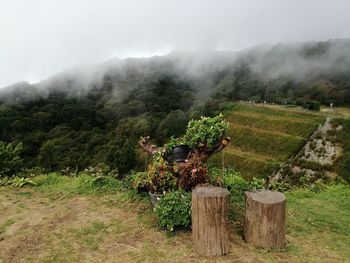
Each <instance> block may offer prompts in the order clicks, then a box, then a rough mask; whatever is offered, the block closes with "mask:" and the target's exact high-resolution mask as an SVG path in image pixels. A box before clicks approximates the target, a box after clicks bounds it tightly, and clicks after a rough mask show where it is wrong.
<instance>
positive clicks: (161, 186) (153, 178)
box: [146, 154, 176, 193]
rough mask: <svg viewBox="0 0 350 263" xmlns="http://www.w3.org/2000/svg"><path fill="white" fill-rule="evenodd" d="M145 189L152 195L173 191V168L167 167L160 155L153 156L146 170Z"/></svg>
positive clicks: (174, 179) (174, 181) (174, 178)
mask: <svg viewBox="0 0 350 263" xmlns="http://www.w3.org/2000/svg"><path fill="white" fill-rule="evenodd" d="M147 177H148V179H147V180H146V182H147V185H146V186H147V187H148V189H149V191H151V192H152V193H163V192H169V191H172V190H175V188H176V177H175V176H174V175H173V168H172V167H170V166H169V164H168V163H167V161H165V160H164V158H163V157H162V155H161V154H155V155H154V156H153V162H152V163H151V164H150V165H149V166H148V169H147Z"/></svg>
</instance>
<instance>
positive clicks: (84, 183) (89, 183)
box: [32, 173, 122, 194]
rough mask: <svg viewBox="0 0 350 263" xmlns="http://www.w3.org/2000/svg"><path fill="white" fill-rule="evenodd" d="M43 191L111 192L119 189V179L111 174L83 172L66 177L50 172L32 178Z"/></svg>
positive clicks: (71, 192) (67, 192)
mask: <svg viewBox="0 0 350 263" xmlns="http://www.w3.org/2000/svg"><path fill="white" fill-rule="evenodd" d="M32 180H33V182H35V183H36V184H37V186H38V188H39V189H40V190H41V191H44V192H63V193H65V194H113V193H116V192H118V191H120V190H121V186H122V184H121V181H119V180H118V179H116V178H115V177H111V176H97V177H93V176H89V175H86V174H84V173H81V174H79V175H78V176H76V177H67V176H63V175H61V174H59V173H50V174H47V175H46V174H43V175H39V176H35V177H34V178H32Z"/></svg>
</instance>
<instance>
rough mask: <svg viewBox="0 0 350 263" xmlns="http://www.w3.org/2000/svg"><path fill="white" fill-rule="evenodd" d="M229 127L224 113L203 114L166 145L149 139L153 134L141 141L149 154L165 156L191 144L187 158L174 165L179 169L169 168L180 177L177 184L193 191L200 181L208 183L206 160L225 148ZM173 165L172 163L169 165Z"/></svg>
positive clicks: (228, 139) (228, 140)
mask: <svg viewBox="0 0 350 263" xmlns="http://www.w3.org/2000/svg"><path fill="white" fill-rule="evenodd" d="M227 127H228V122H226V121H225V120H224V118H223V116H222V115H221V114H220V115H218V116H216V117H212V118H210V117H201V119H200V120H191V121H190V122H189V123H188V126H187V130H186V134H185V135H184V136H183V137H180V138H177V139H172V140H171V142H170V143H168V144H166V145H165V146H163V147H157V146H156V145H154V144H152V143H151V142H150V137H149V136H148V137H141V139H140V141H139V144H140V146H141V147H142V148H143V149H144V150H145V151H146V152H148V153H149V154H152V155H155V154H157V155H159V154H161V155H162V156H164V154H165V153H167V152H169V151H171V150H172V148H173V147H174V146H176V145H177V144H186V145H188V146H189V147H190V151H189V154H188V156H187V159H186V160H185V161H184V162H179V163H176V164H174V165H175V166H176V169H173V168H172V167H170V168H169V170H170V171H172V172H173V174H174V176H175V177H176V178H177V187H178V188H181V189H185V190H190V189H191V188H193V187H195V186H196V185H198V184H204V183H208V182H209V176H208V170H207V165H206V162H207V160H208V159H209V157H210V156H211V155H213V154H214V153H217V152H219V151H221V150H223V149H224V148H225V147H226V146H227V145H228V143H229V142H230V140H231V139H230V137H225V136H224V134H225V131H226V129H227ZM169 166H170V164H169Z"/></svg>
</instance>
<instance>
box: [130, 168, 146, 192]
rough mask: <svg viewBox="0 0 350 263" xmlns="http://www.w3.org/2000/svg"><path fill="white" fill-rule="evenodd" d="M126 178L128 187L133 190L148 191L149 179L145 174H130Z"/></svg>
mask: <svg viewBox="0 0 350 263" xmlns="http://www.w3.org/2000/svg"><path fill="white" fill-rule="evenodd" d="M128 177H130V180H131V183H130V185H131V186H132V188H134V189H135V190H138V191H141V190H145V189H149V185H150V179H149V177H148V174H147V172H134V171H133V172H132V173H131V174H130V175H129V176H128Z"/></svg>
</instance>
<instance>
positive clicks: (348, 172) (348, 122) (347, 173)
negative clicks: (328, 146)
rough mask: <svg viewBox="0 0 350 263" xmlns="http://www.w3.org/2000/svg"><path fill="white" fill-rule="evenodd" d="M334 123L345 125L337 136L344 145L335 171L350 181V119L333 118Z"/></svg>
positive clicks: (338, 140)
mask: <svg viewBox="0 0 350 263" xmlns="http://www.w3.org/2000/svg"><path fill="white" fill-rule="evenodd" d="M333 123H334V124H336V125H341V126H343V129H342V130H341V131H339V133H338V135H337V138H336V140H337V142H338V143H341V145H342V147H343V153H342V155H341V156H340V158H338V160H337V161H336V163H335V171H336V172H337V174H339V175H340V176H341V177H342V178H343V179H344V180H346V181H347V182H348V183H350V119H333Z"/></svg>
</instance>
